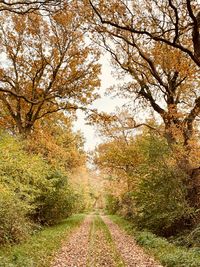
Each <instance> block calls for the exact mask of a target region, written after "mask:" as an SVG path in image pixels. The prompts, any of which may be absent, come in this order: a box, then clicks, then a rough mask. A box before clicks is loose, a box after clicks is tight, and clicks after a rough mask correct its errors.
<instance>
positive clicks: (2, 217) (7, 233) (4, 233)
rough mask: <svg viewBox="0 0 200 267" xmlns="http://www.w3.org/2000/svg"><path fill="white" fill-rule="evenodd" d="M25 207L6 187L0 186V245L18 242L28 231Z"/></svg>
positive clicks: (28, 225) (28, 224)
mask: <svg viewBox="0 0 200 267" xmlns="http://www.w3.org/2000/svg"><path fill="white" fill-rule="evenodd" d="M26 213H27V206H26V205H24V204H23V202H22V201H20V200H19V199H18V198H17V197H16V195H15V194H14V193H13V192H11V191H10V190H9V189H8V188H7V187H5V186H3V185H0V244H5V243H13V242H17V243H18V242H20V241H21V240H23V239H25V238H26V237H27V236H28V234H29V231H30V229H31V228H30V223H29V221H28V219H27V216H26Z"/></svg>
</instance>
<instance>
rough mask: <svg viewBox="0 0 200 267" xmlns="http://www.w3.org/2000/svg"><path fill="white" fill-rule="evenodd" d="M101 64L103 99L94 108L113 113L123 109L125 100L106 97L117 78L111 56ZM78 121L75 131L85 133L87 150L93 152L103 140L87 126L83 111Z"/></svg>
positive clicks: (80, 112) (105, 58)
mask: <svg viewBox="0 0 200 267" xmlns="http://www.w3.org/2000/svg"><path fill="white" fill-rule="evenodd" d="M100 62H101V64H102V71H101V72H102V73H101V76H100V78H101V89H100V91H99V93H100V94H101V98H100V99H98V100H96V101H94V103H93V105H92V108H96V109H98V111H105V112H108V113H110V112H112V111H114V110H115V108H116V107H121V106H122V105H123V104H124V103H125V100H123V99H120V98H119V97H115V98H114V99H113V98H112V97H109V96H105V91H106V89H107V88H108V87H110V86H112V85H114V84H116V83H117V82H116V78H115V77H113V75H112V73H111V70H112V68H111V66H110V63H109V56H108V55H107V56H103V57H102V58H101V61H100ZM77 115H78V120H77V122H76V123H75V125H74V129H75V130H81V132H83V134H84V136H85V139H86V143H85V149H86V150H87V151H88V150H92V149H94V148H95V146H96V145H97V144H98V143H100V142H101V139H100V138H99V137H98V135H97V134H96V129H95V128H94V127H92V126H89V125H86V120H85V116H84V113H83V112H82V111H78V113H77Z"/></svg>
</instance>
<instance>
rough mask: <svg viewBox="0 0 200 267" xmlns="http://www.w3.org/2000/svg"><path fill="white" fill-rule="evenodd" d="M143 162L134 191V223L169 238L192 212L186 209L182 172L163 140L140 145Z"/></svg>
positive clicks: (151, 138)
mask: <svg viewBox="0 0 200 267" xmlns="http://www.w3.org/2000/svg"><path fill="white" fill-rule="evenodd" d="M141 152H142V153H144V155H145V157H144V158H145V160H144V162H143V164H142V166H140V167H139V168H138V172H139V173H140V175H141V179H140V181H139V184H138V186H137V188H136V190H135V192H134V197H133V199H134V202H135V206H136V217H135V220H136V221H137V222H138V225H140V227H142V228H146V229H149V230H151V231H153V232H154V233H157V234H161V235H165V236H168V235H171V234H174V233H175V232H176V231H177V230H181V229H182V228H183V227H185V225H184V224H185V222H186V221H187V220H188V221H189V217H190V215H191V213H192V212H193V210H192V209H191V208H190V207H189V205H188V203H187V200H186V196H187V190H186V186H185V185H184V184H185V183H184V181H185V179H186V175H185V173H183V171H181V170H180V169H179V168H178V167H177V165H176V162H175V160H173V156H172V154H171V151H170V149H169V147H168V146H167V144H166V143H165V141H164V140H162V139H158V138H155V137H154V136H149V137H148V138H146V140H145V141H144V142H143V143H142V144H141Z"/></svg>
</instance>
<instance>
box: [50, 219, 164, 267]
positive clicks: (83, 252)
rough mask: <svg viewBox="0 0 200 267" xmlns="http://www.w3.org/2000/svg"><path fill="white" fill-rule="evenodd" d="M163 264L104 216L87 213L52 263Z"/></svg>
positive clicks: (61, 266) (74, 266)
mask: <svg viewBox="0 0 200 267" xmlns="http://www.w3.org/2000/svg"><path fill="white" fill-rule="evenodd" d="M103 266H107V267H125V266H127V267H162V266H161V265H159V264H157V263H156V262H155V261H154V260H153V259H151V258H150V257H149V256H148V255H146V254H145V253H144V252H143V250H142V248H140V247H139V246H138V245H136V243H135V241H134V240H133V238H132V237H131V236H128V235H127V234H125V232H123V231H122V230H121V229H120V228H119V227H118V226H117V225H116V224H114V223H113V222H112V221H111V220H109V219H108V218H107V217H105V216H102V217H101V216H97V215H89V216H88V217H87V218H86V219H85V221H84V222H83V224H82V225H81V227H80V228H78V229H76V230H75V232H74V233H73V234H72V235H71V237H70V239H69V240H68V241H67V242H66V243H65V244H63V247H62V248H61V250H60V251H59V252H58V253H57V255H56V257H55V260H54V262H53V264H52V267H103Z"/></svg>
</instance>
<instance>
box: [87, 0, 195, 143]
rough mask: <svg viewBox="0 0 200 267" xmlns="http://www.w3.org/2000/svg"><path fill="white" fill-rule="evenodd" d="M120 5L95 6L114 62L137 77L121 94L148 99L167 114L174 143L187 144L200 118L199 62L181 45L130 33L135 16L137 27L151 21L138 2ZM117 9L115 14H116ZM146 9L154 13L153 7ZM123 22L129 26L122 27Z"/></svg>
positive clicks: (99, 27)
mask: <svg viewBox="0 0 200 267" xmlns="http://www.w3.org/2000/svg"><path fill="white" fill-rule="evenodd" d="M153 2H154V1H153ZM169 2H170V1H169ZM115 4H116V3H115ZM115 4H113V3H112V4H110V5H108V6H107V7H106V6H105V5H104V4H102V5H99V6H98V8H96V7H95V6H94V5H93V4H92V3H91V5H92V7H93V9H94V11H95V13H96V14H97V20H96V21H95V23H96V24H95V26H94V27H95V29H96V31H97V32H99V34H100V36H101V38H102V42H103V44H102V45H103V46H104V47H105V48H106V50H107V51H109V52H110V54H111V55H112V58H113V62H114V64H115V65H118V67H120V69H122V70H123V71H124V72H125V73H128V74H130V76H131V77H132V78H133V79H132V81H131V83H130V84H128V85H126V86H122V87H121V88H119V90H120V91H121V92H122V94H124V95H125V96H128V97H130V98H132V99H133V97H135V98H140V99H144V100H145V101H146V103H148V104H149V105H150V106H151V107H152V108H153V110H154V111H155V112H157V113H158V114H159V115H160V116H161V118H162V120H163V122H164V123H165V127H166V137H167V139H168V141H169V143H175V142H177V141H178V140H177V139H179V140H180V139H182V142H183V143H184V145H186V146H187V145H188V143H189V141H190V139H191V138H192V135H193V132H194V129H193V128H194V124H195V121H196V119H197V118H198V115H199V114H200V101H199V100H200V99H199V93H198V82H196V81H195V82H194V80H195V79H196V78H197V77H199V73H198V68H197V67H196V64H194V62H193V61H192V60H191V57H188V55H185V54H184V53H182V50H181V49H178V47H176V46H175V47H172V48H170V47H169V46H168V44H166V43H165V42H156V41H155V40H154V38H152V41H151V42H150V40H149V38H146V37H145V36H146V35H145V34H144V35H143V34H140V33H136V32H134V31H131V30H130V29H129V26H130V25H134V24H133V23H134V18H135V25H136V26H135V27H137V26H138V28H139V27H140V28H141V29H142V28H143V24H145V22H146V19H145V18H144V17H140V15H141V16H142V13H141V12H140V11H139V10H138V9H139V6H137V3H136V4H135V3H134V4H132V3H130V8H129V6H127V5H126V3H125V1H120V4H119V5H118V6H117V5H115ZM144 5H147V6H149V5H150V3H149V2H144ZM155 5H156V1H155ZM161 5H162V4H161ZM163 5H164V4H163ZM103 8H104V9H103ZM137 8H138V9H137ZM111 9H114V10H115V12H114V13H113V14H111ZM146 9H147V12H150V11H149V10H150V7H149V8H147V7H146ZM136 10H138V11H139V14H138V16H136V15H135V16H134V11H135V12H136ZM152 10H153V9H151V11H152ZM152 12H153V11H152ZM153 14H154V13H152V14H151V15H152V16H153ZM159 14H160V13H159ZM161 14H162V13H161ZM149 16H150V15H149ZM171 16H173V14H171ZM98 19H99V20H98ZM149 19H150V18H149ZM164 22H165V21H164ZM164 22H163V23H164ZM154 23H156V22H154ZM121 24H122V25H123V27H121V28H120V25H121ZM126 27H127V29H126ZM130 27H131V26H130ZM155 27H156V26H155ZM155 27H154V28H153V22H152V25H151V28H150V29H151V30H152V31H157V30H155ZM161 27H162V25H161ZM163 27H164V26H163ZM131 29H132V28H131ZM138 31H139V30H138ZM141 31H142V30H141ZM168 38H169V39H170V34H169V36H168ZM177 38H178V37H177ZM184 41H185V42H186V40H185V39H184ZM178 135H179V136H178ZM176 136H178V138H176Z"/></svg>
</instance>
